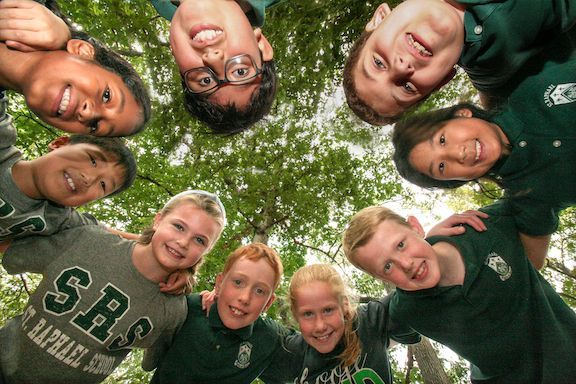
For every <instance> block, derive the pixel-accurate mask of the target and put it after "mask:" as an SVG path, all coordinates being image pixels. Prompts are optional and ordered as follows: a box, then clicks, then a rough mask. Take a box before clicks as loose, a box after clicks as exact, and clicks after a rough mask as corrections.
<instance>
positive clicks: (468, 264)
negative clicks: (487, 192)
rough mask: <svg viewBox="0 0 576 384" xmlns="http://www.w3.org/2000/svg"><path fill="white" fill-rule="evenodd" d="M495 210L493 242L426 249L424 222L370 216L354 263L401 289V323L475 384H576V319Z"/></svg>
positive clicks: (480, 235) (394, 309) (396, 302)
mask: <svg viewBox="0 0 576 384" xmlns="http://www.w3.org/2000/svg"><path fill="white" fill-rule="evenodd" d="M491 208H492V207H485V208H483V209H482V210H483V211H485V212H486V213H488V214H489V215H490V216H489V217H488V218H486V219H484V223H485V224H486V226H487V230H486V231H484V232H476V231H470V230H468V231H466V232H464V233H463V234H462V235H459V236H453V237H444V236H435V237H432V238H428V239H426V240H424V232H423V230H422V227H421V226H420V224H419V222H418V220H417V219H416V218H415V217H412V216H410V217H408V219H407V220H404V219H403V218H402V217H400V216H398V215H396V214H395V213H394V212H392V211H390V210H389V209H387V208H384V207H369V208H365V209H363V210H361V211H360V212H358V213H357V214H356V215H354V217H353V218H352V220H351V221H350V224H349V226H348V228H347V229H346V231H345V232H344V236H343V249H344V253H345V255H346V257H347V258H348V260H349V261H350V262H351V263H352V264H354V265H355V266H356V267H357V268H359V269H361V270H363V271H365V272H366V273H369V274H370V275H372V276H374V277H375V278H377V279H380V280H385V281H389V282H391V283H393V284H395V285H396V286H397V290H396V294H395V296H394V297H393V298H392V300H391V302H390V316H391V318H392V319H393V320H394V321H397V322H401V323H403V324H407V325H409V326H411V327H412V328H413V329H414V330H415V331H417V332H419V333H420V334H422V335H425V336H428V337H430V338H432V339H434V340H436V341H438V342H440V343H442V344H444V345H446V346H448V347H449V348H451V349H453V350H454V351H455V352H456V353H458V354H459V355H460V356H462V357H463V358H465V359H467V360H468V361H469V362H470V363H471V364H472V368H471V376H472V381H473V382H474V383H550V384H552V383H554V384H560V383H566V384H568V383H571V382H573V380H574V376H575V375H576V366H575V365H574V364H573V360H574V354H575V353H576V314H575V313H574V311H573V310H572V309H571V308H569V307H568V306H567V305H566V303H564V302H563V301H562V299H561V298H560V296H559V295H558V294H557V293H556V292H555V291H554V289H553V288H552V287H551V286H550V285H549V284H548V282H546V280H544V278H543V277H542V276H541V275H540V274H539V273H538V272H537V271H536V270H535V269H534V268H533V267H532V265H531V264H530V262H529V261H528V259H527V258H526V256H525V254H524V251H523V248H522V245H521V243H520V241H519V238H518V236H517V233H516V227H515V224H514V220H513V217H512V216H510V215H508V214H507V213H506V214H502V212H499V213H497V212H493V211H492V209H491ZM495 213H496V214H495Z"/></svg>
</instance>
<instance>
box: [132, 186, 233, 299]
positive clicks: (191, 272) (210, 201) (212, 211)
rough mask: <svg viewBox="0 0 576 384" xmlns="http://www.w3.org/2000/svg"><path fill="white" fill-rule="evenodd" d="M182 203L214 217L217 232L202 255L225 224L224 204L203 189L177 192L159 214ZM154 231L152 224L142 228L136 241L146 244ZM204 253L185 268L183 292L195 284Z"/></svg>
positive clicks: (208, 250)
mask: <svg viewBox="0 0 576 384" xmlns="http://www.w3.org/2000/svg"><path fill="white" fill-rule="evenodd" d="M182 204H192V205H194V206H196V207H198V208H200V209H202V210H203V211H204V212H206V213H207V214H208V215H209V216H210V217H212V218H213V219H214V221H215V222H216V224H217V225H218V228H219V230H218V232H217V233H216V237H215V238H214V240H213V241H212V244H209V246H208V248H207V249H206V252H204V255H205V254H206V253H208V252H210V250H211V249H212V247H213V246H214V244H216V242H217V241H218V239H219V238H220V235H222V231H223V230H224V226H225V225H226V212H225V211H224V206H223V205H222V202H220V199H218V196H216V195H214V194H211V193H209V192H205V191H199V190H194V191H185V192H182V193H179V194H178V195H176V196H174V197H172V198H171V199H170V200H168V202H167V203H166V204H165V205H164V207H163V208H162V209H161V210H160V212H159V213H160V215H162V216H164V215H167V214H169V213H170V212H172V211H174V210H175V209H176V208H177V207H178V206H180V205H182ZM155 232H156V231H155V230H154V228H153V227H152V226H150V227H148V228H146V229H144V231H142V234H141V235H140V238H139V239H138V242H139V243H140V244H143V245H148V244H150V242H151V241H152V237H153V236H154V233H155ZM204 255H202V257H200V259H199V260H198V261H197V262H196V264H194V265H193V266H191V267H189V268H187V269H186V271H187V273H188V282H187V283H186V287H185V288H184V293H185V294H188V293H190V292H192V288H193V287H194V285H196V273H197V272H198V270H199V269H200V266H201V265H202V263H203V262H204Z"/></svg>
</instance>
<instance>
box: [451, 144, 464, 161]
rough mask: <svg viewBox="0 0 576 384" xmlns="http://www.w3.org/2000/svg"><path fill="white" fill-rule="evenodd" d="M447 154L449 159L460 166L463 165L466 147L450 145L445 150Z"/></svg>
mask: <svg viewBox="0 0 576 384" xmlns="http://www.w3.org/2000/svg"><path fill="white" fill-rule="evenodd" d="M447 152H448V158H449V159H452V160H454V161H456V162H458V163H460V164H462V163H464V160H466V146H464V145H452V146H450V147H449V148H447Z"/></svg>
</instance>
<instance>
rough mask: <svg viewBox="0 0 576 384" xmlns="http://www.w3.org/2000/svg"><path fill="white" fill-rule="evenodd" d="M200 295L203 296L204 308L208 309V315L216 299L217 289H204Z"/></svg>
mask: <svg viewBox="0 0 576 384" xmlns="http://www.w3.org/2000/svg"><path fill="white" fill-rule="evenodd" d="M200 296H201V297H202V309H203V310H204V311H206V317H208V314H209V313H210V307H211V306H212V304H214V301H216V291H215V290H212V291H202V292H200Z"/></svg>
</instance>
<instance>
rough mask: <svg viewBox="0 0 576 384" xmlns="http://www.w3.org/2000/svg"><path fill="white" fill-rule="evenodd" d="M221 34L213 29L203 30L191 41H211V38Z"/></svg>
mask: <svg viewBox="0 0 576 384" xmlns="http://www.w3.org/2000/svg"><path fill="white" fill-rule="evenodd" d="M221 34H222V31H218V30H215V29H205V30H203V31H200V32H198V33H197V34H196V36H194V38H193V39H192V40H194V41H206V40H212V39H213V38H215V37H216V36H218V35H221Z"/></svg>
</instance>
